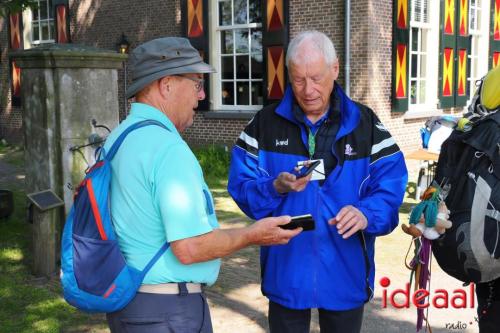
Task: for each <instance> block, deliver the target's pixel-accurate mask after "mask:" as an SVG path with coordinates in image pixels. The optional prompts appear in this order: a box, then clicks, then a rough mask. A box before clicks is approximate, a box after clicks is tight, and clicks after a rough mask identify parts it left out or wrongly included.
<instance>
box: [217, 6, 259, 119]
mask: <svg viewBox="0 0 500 333" xmlns="http://www.w3.org/2000/svg"><path fill="white" fill-rule="evenodd" d="M226 1H230V2H231V8H233V3H234V2H233V1H234V0H226ZM248 1H251V0H248ZM219 2H222V0H210V1H209V3H210V5H209V8H210V12H209V25H210V32H209V33H210V63H211V64H213V66H214V67H215V69H216V73H214V74H212V75H211V76H210V105H211V109H212V110H217V111H258V110H260V109H262V104H257V105H225V104H222V96H221V90H222V81H223V80H222V77H221V72H222V71H221V43H220V34H221V31H227V30H235V29H256V28H262V27H263V24H262V23H250V24H233V25H231V26H219V10H218V6H219ZM247 17H249V6H247ZM233 19H234V18H233ZM232 23H234V22H232ZM251 43H252V41H251V38H249V50H248V52H249V53H251V52H252V45H251ZM235 52H236V48H235V47H233V57H235V56H236V55H237V53H235ZM262 56H264V55H262ZM262 66H263V68H262V79H252V78H251V75H252V69H251V68H252V64H251V61H250V62H249V71H248V72H249V78H248V79H237V78H235V77H233V80H232V81H236V82H238V81H241V82H249V81H251V82H261V84H262V85H263V84H264V77H265V75H266V71H265V68H264V63H262ZM233 73H234V75H236V61H235V60H233ZM233 89H234V91H233V96H234V98H236V89H237V88H236V87H233ZM248 93H249V99H250V103H251V102H252V91H251V84H250V85H249V92H248ZM262 97H264V96H262Z"/></svg>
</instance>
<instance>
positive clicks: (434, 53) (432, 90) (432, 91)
mask: <svg viewBox="0 0 500 333" xmlns="http://www.w3.org/2000/svg"><path fill="white" fill-rule="evenodd" d="M421 1H427V3H428V7H427V15H428V16H427V17H428V22H421V21H416V20H415V12H414V6H413V3H414V1H410V6H411V7H410V27H409V29H410V31H409V35H410V36H409V44H408V46H409V47H408V50H409V61H408V111H407V112H406V114H405V117H409V118H412V117H421V116H422V117H423V116H428V115H430V114H436V113H438V109H437V105H438V72H439V48H438V47H435V46H436V45H439V12H440V2H439V1H438V0H421ZM422 12H423V9H422ZM421 17H422V16H421ZM412 28H417V29H418V30H419V32H418V38H419V42H418V43H419V46H418V48H417V52H415V51H412V43H413V34H412ZM422 29H426V30H427V41H424V42H426V45H425V50H426V51H425V52H421V51H420V50H422V49H423V48H422V45H421V43H422V40H421V38H422ZM413 54H417V55H424V56H425V57H426V69H425V73H424V76H423V77H422V78H421V79H420V80H417V82H419V81H424V82H425V96H424V100H423V101H420V103H418V104H412V103H411V83H412V81H415V80H413V79H412V76H411V75H412V55H413ZM417 59H418V62H417V78H418V77H420V76H419V75H420V63H421V58H420V57H417ZM419 93H420V85H419V84H417V101H418V98H419Z"/></svg>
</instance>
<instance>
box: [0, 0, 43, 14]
mask: <svg viewBox="0 0 500 333" xmlns="http://www.w3.org/2000/svg"><path fill="white" fill-rule="evenodd" d="M36 6H37V1H35V0H0V16H1V17H6V16H7V15H9V14H11V13H17V12H21V11H23V10H25V9H26V8H28V7H31V8H35V7H36Z"/></svg>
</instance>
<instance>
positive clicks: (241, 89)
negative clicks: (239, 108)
mask: <svg viewBox="0 0 500 333" xmlns="http://www.w3.org/2000/svg"><path fill="white" fill-rule="evenodd" d="M248 86H249V85H248V82H236V91H237V94H238V95H237V98H236V104H238V105H250V96H249V87H248Z"/></svg>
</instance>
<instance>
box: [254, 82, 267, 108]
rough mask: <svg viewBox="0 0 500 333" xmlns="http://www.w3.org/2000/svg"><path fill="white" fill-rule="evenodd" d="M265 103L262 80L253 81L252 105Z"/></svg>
mask: <svg viewBox="0 0 500 333" xmlns="http://www.w3.org/2000/svg"><path fill="white" fill-rule="evenodd" d="M262 104H264V98H263V96H262V82H252V105H262Z"/></svg>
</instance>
